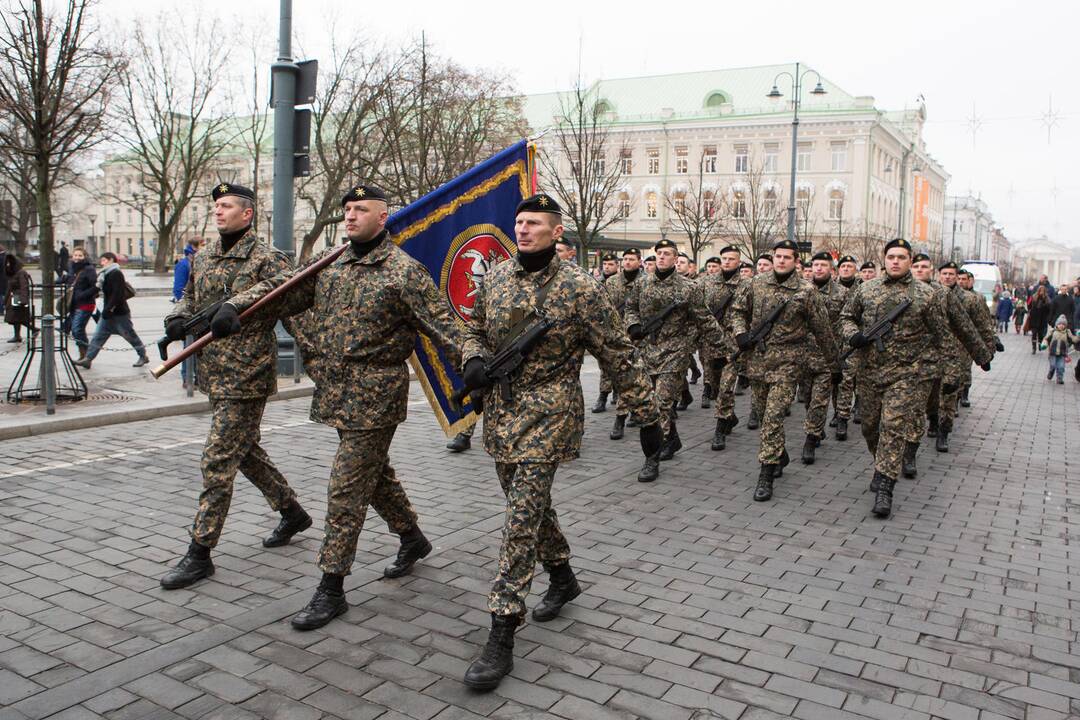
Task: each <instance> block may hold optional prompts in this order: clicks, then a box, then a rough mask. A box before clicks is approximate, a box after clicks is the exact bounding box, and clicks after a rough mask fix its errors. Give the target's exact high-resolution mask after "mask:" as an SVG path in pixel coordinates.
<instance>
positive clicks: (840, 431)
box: [836, 417, 847, 442]
mask: <svg viewBox="0 0 1080 720" xmlns="http://www.w3.org/2000/svg"><path fill="white" fill-rule="evenodd" d="M836 439H837V440H839V441H841V442H843V441H844V440H847V418H842V417H838V418H836Z"/></svg>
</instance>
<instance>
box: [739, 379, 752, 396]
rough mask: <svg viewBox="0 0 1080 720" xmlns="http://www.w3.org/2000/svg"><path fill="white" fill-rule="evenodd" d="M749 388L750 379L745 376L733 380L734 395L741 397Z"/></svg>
mask: <svg viewBox="0 0 1080 720" xmlns="http://www.w3.org/2000/svg"><path fill="white" fill-rule="evenodd" d="M748 387H750V378H748V377H746V376H745V375H739V376H738V377H737V378H735V394H736V395H742V394H743V393H744V392H745V391H746V389H747V388H748Z"/></svg>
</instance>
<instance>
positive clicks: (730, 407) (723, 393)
mask: <svg viewBox="0 0 1080 720" xmlns="http://www.w3.org/2000/svg"><path fill="white" fill-rule="evenodd" d="M738 378H739V368H738V364H737V363H731V362H729V363H728V364H726V365H724V369H723V370H721V371H720V377H719V378H716V377H713V380H712V382H713V383H715V385H714V386H713V388H714V389H713V392H715V393H716V404H715V406H714V409H713V416H714V417H716V418H717V419H719V418H725V419H726V418H730V417H735V381H736V380H738Z"/></svg>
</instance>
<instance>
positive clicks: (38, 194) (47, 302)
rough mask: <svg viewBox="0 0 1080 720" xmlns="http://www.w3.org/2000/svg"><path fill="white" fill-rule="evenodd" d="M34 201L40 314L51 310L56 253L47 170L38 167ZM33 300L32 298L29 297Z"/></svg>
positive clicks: (46, 313)
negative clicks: (39, 266)
mask: <svg viewBox="0 0 1080 720" xmlns="http://www.w3.org/2000/svg"><path fill="white" fill-rule="evenodd" d="M34 201H35V204H36V205H37V213H38V252H39V253H40V254H41V260H40V262H41V314H42V315H51V314H52V312H53V284H54V283H55V282H56V254H55V253H54V252H53V217H52V203H51V201H50V198H49V176H48V171H47V170H46V169H45V168H43V167H39V168H38V170H37V187H35V188H34ZM31 302H33V299H31Z"/></svg>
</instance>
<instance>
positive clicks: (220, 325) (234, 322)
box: [210, 303, 240, 338]
mask: <svg viewBox="0 0 1080 720" xmlns="http://www.w3.org/2000/svg"><path fill="white" fill-rule="evenodd" d="M238 332H240V316H239V315H238V314H237V313H236V308H235V307H233V306H232V305H230V304H229V303H225V304H224V305H222V306H221V307H220V308H218V311H217V312H216V313H214V319H213V320H211V321H210V334H211V335H213V336H214V337H216V338H223V337H229V336H230V335H235V334H236V333H238Z"/></svg>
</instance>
